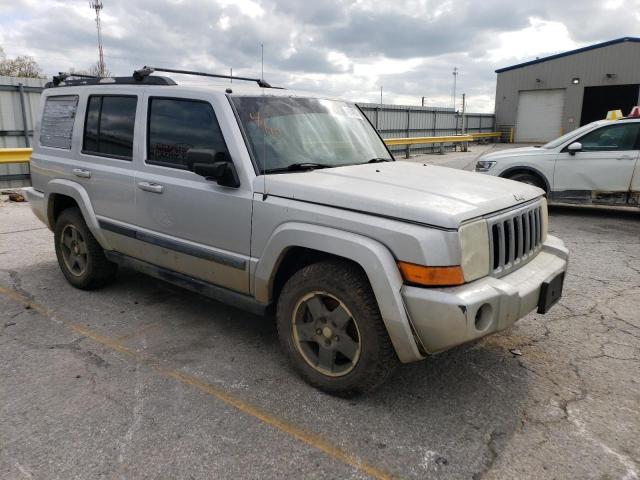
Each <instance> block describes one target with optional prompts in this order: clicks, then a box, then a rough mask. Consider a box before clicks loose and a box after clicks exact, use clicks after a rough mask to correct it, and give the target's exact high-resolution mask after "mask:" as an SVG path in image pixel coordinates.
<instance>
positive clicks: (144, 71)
mask: <svg viewBox="0 0 640 480" xmlns="http://www.w3.org/2000/svg"><path fill="white" fill-rule="evenodd" d="M153 72H167V73H182V74H184V75H198V76H201V77H213V78H229V79H231V80H245V81H247V82H256V83H257V84H258V86H259V87H262V88H277V87H272V86H271V85H269V84H268V83H267V82H265V81H264V80H261V79H259V78H249V77H236V76H233V75H218V74H215V73H204V72H194V71H192V70H177V69H175V68H160V67H147V66H144V67H143V68H141V69H140V70H136V71H135V72H133V78H135V79H136V80H141V79H142V78H144V77H146V76H149V75H151V74H152V73H153Z"/></svg>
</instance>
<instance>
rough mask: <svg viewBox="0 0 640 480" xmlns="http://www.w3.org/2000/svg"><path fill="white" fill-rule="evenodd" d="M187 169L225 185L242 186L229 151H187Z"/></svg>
mask: <svg viewBox="0 0 640 480" xmlns="http://www.w3.org/2000/svg"><path fill="white" fill-rule="evenodd" d="M187 169H188V170H191V171H192V172H193V173H195V174H196V175H200V176H201V177H204V178H206V179H207V180H213V181H216V182H218V185H222V186H223V187H234V188H237V187H239V186H240V179H239V178H238V172H237V171H236V167H235V166H234V165H233V162H232V161H231V158H230V157H229V154H228V153H227V152H216V151H214V150H205V149H195V148H194V149H189V150H188V151H187Z"/></svg>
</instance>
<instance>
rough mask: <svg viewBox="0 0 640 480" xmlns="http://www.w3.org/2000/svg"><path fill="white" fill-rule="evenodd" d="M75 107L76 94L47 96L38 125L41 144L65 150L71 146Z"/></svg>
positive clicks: (76, 104) (76, 105) (76, 102)
mask: <svg viewBox="0 0 640 480" xmlns="http://www.w3.org/2000/svg"><path fill="white" fill-rule="evenodd" d="M77 107H78V97H77V95H67V96H55V97H48V98H47V101H46V103H45V104H44V110H43V112H42V123H41V127H40V144H41V145H42V146H44V147H55V148H64V149H67V150H69V149H70V148H71V134H72V132H73V123H74V121H75V118H76V109H77Z"/></svg>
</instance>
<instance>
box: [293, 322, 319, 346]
mask: <svg viewBox="0 0 640 480" xmlns="http://www.w3.org/2000/svg"><path fill="white" fill-rule="evenodd" d="M296 333H297V334H298V340H300V341H301V342H314V341H316V336H315V333H316V332H315V329H314V327H313V322H309V323H302V322H301V323H298V324H297V325H296Z"/></svg>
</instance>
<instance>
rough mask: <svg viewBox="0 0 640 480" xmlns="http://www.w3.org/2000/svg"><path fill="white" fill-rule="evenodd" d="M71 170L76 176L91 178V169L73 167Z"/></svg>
mask: <svg viewBox="0 0 640 480" xmlns="http://www.w3.org/2000/svg"><path fill="white" fill-rule="evenodd" d="M72 172H73V174H74V175H75V176H76V177H80V178H91V170H85V169H84V168H74V169H73V170H72Z"/></svg>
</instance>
